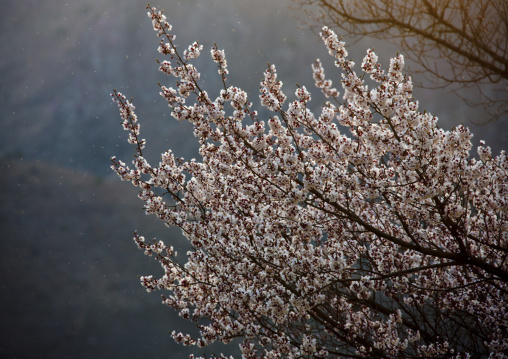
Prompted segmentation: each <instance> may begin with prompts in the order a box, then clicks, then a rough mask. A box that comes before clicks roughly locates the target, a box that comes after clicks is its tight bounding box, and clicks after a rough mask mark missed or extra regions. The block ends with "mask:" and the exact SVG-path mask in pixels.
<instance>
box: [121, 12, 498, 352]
mask: <svg viewBox="0 0 508 359" xmlns="http://www.w3.org/2000/svg"><path fill="white" fill-rule="evenodd" d="M148 15H149V17H150V18H151V19H152V22H153V27H154V30H155V31H156V32H157V33H158V35H159V37H160V38H161V41H160V46H159V52H161V53H162V54H163V55H166V56H167V57H168V60H165V61H164V62H162V63H161V64H160V70H161V71H162V72H164V73H166V74H168V75H169V76H171V77H173V78H174V79H175V83H176V87H166V86H161V96H162V97H163V98H164V99H165V100H166V101H167V103H168V105H169V107H170V108H171V111H172V112H171V114H172V116H173V117H174V118H175V119H177V120H179V121H182V120H187V121H190V122H191V123H192V124H193V126H194V136H195V137H196V138H197V139H198V141H199V143H200V150H199V151H200V154H201V157H202V160H201V161H196V160H190V161H186V160H185V159H183V158H176V157H175V156H174V154H173V153H172V152H171V151H170V150H168V151H166V152H164V153H163V154H162V155H161V161H160V163H159V164H158V165H156V166H155V165H150V164H149V163H148V162H147V160H146V159H145V158H144V157H143V153H142V149H143V148H144V146H145V141H144V140H140V139H139V131H140V128H139V124H138V122H137V118H136V116H135V114H134V106H133V105H132V103H131V102H130V101H127V100H126V98H125V96H124V95H122V94H120V93H118V92H115V93H114V94H113V99H114V100H115V101H116V102H117V103H118V106H119V107H120V111H121V115H122V118H123V120H124V129H125V130H127V131H129V142H130V143H132V144H134V145H135V146H136V149H137V150H136V154H135V159H134V161H133V166H134V167H133V168H131V167H129V166H128V165H127V164H125V163H124V162H122V161H119V160H117V159H116V158H113V160H112V161H113V164H112V168H113V169H114V170H115V171H116V172H117V173H118V175H119V176H120V177H121V178H122V180H125V181H131V182H132V183H133V184H134V185H135V186H138V187H139V188H140V195H139V197H140V198H141V199H142V200H143V201H144V202H145V210H146V213H148V214H154V215H156V216H157V217H158V218H160V219H161V220H162V221H163V222H164V223H166V224H167V225H168V226H178V227H179V228H181V229H182V232H183V233H184V235H185V236H186V237H187V238H188V240H189V241H190V244H191V245H192V248H193V249H192V251H190V252H188V253H187V258H184V259H183V260H182V261H183V262H185V263H183V264H182V263H180V262H178V261H177V256H176V253H175V252H174V250H173V248H172V247H167V246H166V245H165V244H164V243H163V242H161V241H159V242H154V243H153V244H148V243H147V241H145V239H144V238H143V237H142V236H140V235H138V234H136V236H135V240H136V243H137V245H138V246H139V247H140V248H141V249H142V250H143V251H145V253H146V254H149V255H154V254H155V258H156V259H157V260H158V261H159V262H160V263H161V265H162V268H163V270H164V274H163V275H162V276H161V277H155V276H144V277H141V281H142V284H143V285H144V286H145V287H146V289H147V290H149V291H151V290H155V289H161V290H167V291H168V292H167V294H165V295H164V303H166V304H167V305H169V306H171V307H172V308H174V309H176V310H177V311H178V312H179V313H180V315H181V316H182V317H183V318H185V319H188V320H190V321H193V322H195V324H196V325H197V326H198V328H199V330H200V335H199V336H198V337H191V336H190V335H188V334H185V333H177V332H176V331H175V332H173V338H174V339H175V340H176V341H178V342H180V343H183V344H184V345H196V346H198V347H203V346H206V345H208V344H210V343H213V342H215V341H222V342H224V343H228V342H230V341H231V340H232V339H234V338H238V337H240V338H243V339H244V341H243V343H242V344H241V350H242V354H243V357H245V358H257V357H266V358H280V357H290V358H303V357H322V358H324V357H330V356H332V357H337V356H338V357H369V358H372V357H383V358H385V357H421V358H428V357H443V356H446V357H468V356H469V355H471V356H488V355H490V356H491V357H502V356H503V355H504V354H503V353H506V351H507V350H508V339H507V338H508V329H507V328H508V310H507V309H508V308H507V306H506V305H505V304H503V303H507V302H508V285H507V281H508V263H507V256H508V250H507V247H508V235H507V233H508V224H507V220H506V209H507V179H508V162H507V158H506V154H505V153H504V152H502V153H501V154H499V155H498V156H493V155H492V153H491V151H490V148H489V147H487V146H485V144H483V143H482V145H481V146H480V147H479V148H478V149H477V153H478V158H473V157H472V156H471V154H470V151H471V147H472V145H471V137H472V134H471V133H470V131H469V129H467V128H466V127H464V126H458V127H456V128H454V129H453V130H451V131H446V130H443V129H440V128H439V127H438V126H437V125H436V123H437V118H436V117H435V116H433V115H431V114H430V113H425V112H421V111H419V110H418V102H417V101H415V100H414V99H413V95H412V83H411V79H410V78H409V77H406V76H405V75H404V74H403V72H402V71H403V68H404V58H403V56H402V55H397V56H396V57H394V58H393V59H392V60H391V62H390V66H389V68H388V70H386V71H385V70H383V69H382V68H381V66H380V65H379V64H378V62H377V56H376V55H375V54H374V53H373V52H372V51H371V50H368V51H367V54H366V56H365V58H364V59H363V62H362V64H361V70H360V74H358V73H357V72H356V70H355V69H354V67H355V64H354V62H353V61H351V60H350V59H349V58H348V53H347V50H346V48H345V44H344V43H343V42H342V41H340V39H339V38H338V37H337V35H336V34H335V33H334V32H333V31H331V30H330V29H328V28H326V27H325V28H323V29H322V32H321V37H322V39H323V42H324V44H325V46H326V47H327V48H328V50H329V53H330V55H331V56H332V57H333V58H334V59H335V65H336V66H337V68H338V69H339V70H340V71H341V81H340V83H341V87H342V88H341V90H340V91H341V92H342V95H341V96H340V93H339V90H338V89H336V88H333V87H332V86H333V82H332V81H331V80H329V79H327V78H326V75H325V73H324V69H323V67H322V64H321V62H320V61H319V60H317V61H316V63H315V64H314V65H313V66H312V71H313V77H314V80H315V82H316V86H317V87H318V88H319V89H320V90H321V91H322V92H323V94H324V95H325V96H326V97H327V99H328V100H330V101H329V102H325V103H324V104H323V105H322V107H321V112H320V114H315V113H313V112H312V111H311V110H310V105H309V104H310V102H311V93H310V92H309V91H308V90H307V89H306V88H305V87H304V86H301V87H298V88H297V90H296V92H295V99H294V100H292V101H288V98H287V96H286V95H285V94H284V93H283V89H282V82H281V81H279V80H278V78H277V72H276V68H275V66H274V65H269V66H268V68H267V70H266V71H265V73H264V79H263V81H262V82H261V87H260V95H259V99H260V103H261V106H263V107H265V108H266V109H268V110H270V111H272V112H273V115H272V116H271V117H269V118H266V119H262V118H260V117H259V115H258V113H257V112H256V111H255V110H253V109H252V108H253V104H252V102H249V99H248V96H247V94H246V93H245V92H244V91H243V90H241V89H239V88H237V87H234V86H228V84H227V79H226V75H227V74H228V70H227V63H226V57H225V54H224V51H223V50H219V49H218V48H217V46H216V45H214V47H213V48H212V49H211V56H212V59H213V61H215V62H216V63H217V65H218V72H219V75H220V76H221V77H222V81H223V84H224V87H223V88H221V89H219V91H218V92H219V94H218V96H217V97H216V98H212V97H210V95H209V94H208V93H207V92H206V91H204V90H202V89H201V87H200V85H199V81H200V74H199V72H198V70H197V69H196V68H195V67H194V66H193V65H192V60H194V59H195V58H197V57H198V56H199V55H200V52H201V50H202V46H201V45H198V43H196V42H195V43H193V44H192V45H190V46H189V47H188V49H187V50H185V51H184V53H183V54H180V53H179V52H178V50H177V47H176V46H175V45H174V41H175V36H174V35H172V34H171V26H170V25H169V23H168V22H167V21H166V17H165V16H164V15H163V13H162V12H160V11H157V10H156V9H155V8H150V7H149V12H148ZM348 132H349V133H348Z"/></svg>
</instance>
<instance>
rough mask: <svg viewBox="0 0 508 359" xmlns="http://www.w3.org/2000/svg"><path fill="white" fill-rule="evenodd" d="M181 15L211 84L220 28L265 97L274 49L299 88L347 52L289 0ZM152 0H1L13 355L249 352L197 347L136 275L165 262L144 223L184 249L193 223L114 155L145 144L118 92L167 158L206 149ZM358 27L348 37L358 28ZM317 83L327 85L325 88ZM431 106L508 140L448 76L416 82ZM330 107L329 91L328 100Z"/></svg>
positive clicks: (0, 342) (6, 254)
mask: <svg viewBox="0 0 508 359" xmlns="http://www.w3.org/2000/svg"><path fill="white" fill-rule="evenodd" d="M156 1H157V2H154V3H151V5H153V6H157V7H158V8H164V9H165V14H166V15H167V16H168V19H169V21H170V23H171V24H173V26H174V33H175V34H176V36H177V39H176V42H177V43H178V44H180V47H181V48H182V49H183V48H186V47H187V46H188V44H190V43H191V42H192V41H195V40H198V41H199V42H200V44H202V45H204V51H203V55H202V57H201V58H199V59H198V61H196V66H197V67H198V69H199V70H200V71H201V73H202V78H203V86H204V88H205V89H206V90H207V91H209V93H210V94H211V96H213V97H214V96H215V95H217V94H218V91H217V89H218V87H217V86H218V85H219V83H220V79H219V78H218V77H217V68H216V66H215V64H214V63H213V62H212V61H211V59H210V57H209V55H208V54H209V49H210V47H211V45H212V44H213V43H214V42H216V43H217V45H218V47H219V48H223V49H225V51H226V56H227V60H228V65H229V70H230V75H229V76H228V80H229V84H230V85H235V86H238V87H241V88H243V89H244V90H246V91H248V93H249V95H250V100H251V101H253V102H254V103H257V102H258V90H259V81H260V80H261V79H262V73H263V71H264V70H265V68H266V64H267V62H270V63H273V64H275V65H276V66H277V70H278V74H279V78H280V79H281V80H282V81H283V82H284V84H285V87H284V91H285V93H286V94H288V95H289V97H290V98H291V94H292V93H293V92H294V89H295V88H296V85H295V84H296V82H298V83H299V84H302V85H306V86H307V87H308V88H309V89H312V88H313V85H312V84H313V81H312V73H311V68H310V64H311V63H312V62H313V60H314V59H315V58H317V57H319V58H321V59H322V60H323V63H325V64H326V63H328V65H327V66H326V68H327V75H328V76H329V77H330V78H332V79H333V78H334V75H335V76H336V77H335V84H337V85H338V84H339V77H338V76H339V74H338V73H336V72H335V73H334V72H333V71H334V67H333V66H331V64H333V60H332V59H330V58H329V56H328V54H327V51H326V50H325V49H324V46H323V45H322V43H321V41H320V40H319V38H318V37H317V36H316V35H315V34H314V33H313V32H312V31H310V30H308V29H307V28H306V26H305V22H306V19H305V15H304V13H303V12H300V11H299V10H298V8H297V7H296V6H295V5H294V4H293V3H292V2H291V1H290V0H255V1H252V0H251V1H249V0H185V1H176V0H156ZM145 6H146V2H145V1H140V0H80V1H64V0H44V1H33V0H3V2H2V12H1V14H0V20H1V21H0V50H1V55H2V56H1V57H0V91H1V92H0V121H1V126H2V131H1V135H2V140H1V142H0V234H1V239H0V318H1V319H0V334H1V335H0V357H2V358H91V357H94V358H111V357H124V358H139V357H143V358H184V357H186V356H188V354H189V353H191V352H194V353H196V354H201V353H203V352H205V353H212V352H216V353H217V352H221V351H222V352H225V353H230V354H233V353H235V352H237V345H236V343H235V344H233V345H229V346H222V345H216V346H213V347H211V348H207V349H206V350H205V351H200V350H196V349H195V348H193V351H189V350H188V348H185V347H182V346H179V345H176V344H174V343H173V341H172V340H171V338H170V336H169V333H170V332H171V331H172V330H177V331H180V330H192V328H191V327H189V325H188V323H186V322H184V321H183V320H181V319H180V318H179V317H178V315H176V314H175V313H173V312H172V310H171V309H169V308H167V307H165V306H164V305H161V304H160V303H161V299H160V294H161V293H147V292H146V291H145V290H144V289H143V288H142V287H141V285H140V284H139V280H138V278H137V276H138V275H148V274H155V275H160V274H161V272H162V270H161V269H160V267H159V265H158V264H157V263H156V262H155V261H154V260H152V259H151V258H149V257H145V256H143V253H142V252H140V251H139V250H138V249H137V248H136V245H135V243H134V242H133V241H132V232H133V231H134V230H138V231H139V232H140V233H141V234H142V235H144V236H145V237H147V238H150V237H157V238H158V239H162V240H164V241H166V242H167V243H171V244H172V245H174V246H175V247H180V248H182V247H183V246H184V245H185V240H184V239H183V238H182V236H181V235H180V233H179V231H177V230H173V229H167V228H165V227H164V226H163V225H162V224H161V223H158V222H157V221H155V219H154V218H152V217H148V216H145V215H144V211H143V209H142V202H141V201H140V200H139V199H137V198H136V195H137V191H136V189H135V188H134V187H132V186H131V185H130V184H128V183H122V182H120V180H119V179H118V178H117V177H116V175H115V174H114V173H113V172H112V171H111V170H110V168H109V165H110V158H111V156H113V155H116V156H117V157H118V158H119V159H122V160H124V161H125V162H130V159H131V158H132V154H133V149H132V148H131V147H130V146H129V145H128V144H127V143H126V137H127V133H126V132H125V131H123V130H122V128H121V126H120V122H121V121H120V117H119V115H118V111H117V107H116V105H115V104H114V103H113V102H112V101H111V100H110V96H109V94H110V93H111V91H112V90H113V89H114V88H116V89H118V90H119V91H121V92H123V93H124V94H125V95H126V96H127V97H133V98H134V104H135V105H136V109H137V115H138V117H139V119H140V123H141V132H142V137H144V138H146V139H147V143H148V146H147V150H146V152H145V154H146V157H147V158H148V159H149V161H151V162H157V161H158V159H159V155H160V153H162V152H163V151H165V150H166V149H167V148H171V149H172V150H173V151H174V152H175V153H176V154H177V155H179V156H184V157H186V158H191V157H197V156H198V153H197V143H196V141H194V139H193V137H192V128H191V127H190V126H189V124H187V123H178V122H176V121H174V120H172V119H171V117H170V115H169V114H170V110H169V109H168V107H167V105H166V104H165V103H164V101H163V100H162V98H161V97H160V96H159V94H158V93H159V87H158V86H157V81H160V82H161V83H162V84H170V81H169V78H167V77H164V76H163V75H161V74H160V73H158V71H157V64H156V62H155V59H156V58H159V59H161V60H162V58H161V55H160V54H158V53H157V51H156V49H157V46H158V39H157V37H156V36H155V33H154V32H153V30H152V28H151V21H150V20H149V19H148V17H147V16H146V10H145ZM344 40H345V41H346V42H348V38H347V36H344ZM374 43H375V45H376V46H375V48H376V52H377V53H378V54H379V55H380V61H381V63H382V64H383V66H387V65H388V63H389V57H390V56H393V55H394V54H395V52H396V51H397V50H398V49H397V48H396V47H394V46H388V45H386V46H385V45H384V44H383V43H379V42H374V41H373V40H369V39H365V40H362V41H360V42H358V43H356V44H354V45H353V46H352V47H350V48H349V50H350V53H352V54H353V58H355V59H356V60H357V63H358V64H359V63H360V62H361V58H362V57H363V54H364V53H365V50H366V48H368V47H370V46H372V45H373V44H374ZM314 93H317V91H314ZM415 97H416V98H417V99H419V101H420V106H421V107H422V108H425V109H427V110H429V111H431V112H432V113H434V114H435V115H437V116H438V117H439V118H440V126H441V127H444V128H446V129H449V128H451V127H452V126H455V125H457V124H459V123H464V124H465V125H467V126H469V127H471V129H472V131H473V133H474V134H475V137H474V140H475V143H477V142H478V140H480V139H484V140H486V142H487V144H489V145H491V147H492V148H493V150H494V153H496V154H497V153H498V152H499V150H501V149H503V148H506V145H505V143H506V140H507V131H506V126H507V119H506V117H505V118H501V119H500V120H499V121H497V122H491V123H488V124H486V125H482V126H475V125H474V124H473V123H478V122H482V121H475V119H476V120H477V119H478V118H481V117H482V109H478V108H471V107H468V106H467V105H465V104H464V103H463V102H462V101H461V100H460V99H459V98H458V97H457V96H456V95H454V94H453V93H449V92H447V91H446V90H429V89H426V90H417V91H416V93H415ZM314 105H315V106H316V111H317V110H318V109H319V106H320V102H319V101H315V102H314Z"/></svg>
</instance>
